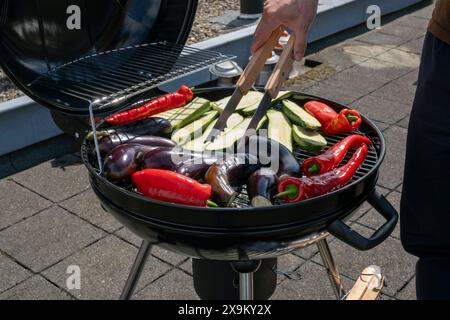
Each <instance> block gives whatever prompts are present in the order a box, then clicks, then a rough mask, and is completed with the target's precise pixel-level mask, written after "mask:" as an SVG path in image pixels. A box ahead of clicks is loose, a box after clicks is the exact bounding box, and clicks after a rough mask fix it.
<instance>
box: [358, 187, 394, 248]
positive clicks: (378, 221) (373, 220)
mask: <svg viewBox="0 0 450 320" xmlns="http://www.w3.org/2000/svg"><path fill="white" fill-rule="evenodd" d="M401 196H402V194H401V193H400V192H397V191H394V192H391V193H390V194H389V195H388V196H387V197H386V199H387V200H388V201H389V202H390V203H391V204H392V206H393V207H394V208H395V209H396V210H397V212H400V199H401ZM385 222H386V220H385V219H384V218H383V217H382V216H381V215H380V214H378V213H377V212H376V210H375V209H371V210H369V211H368V212H367V213H366V214H364V215H363V216H362V217H361V218H360V219H359V220H358V223H360V224H362V225H364V226H366V227H368V228H371V229H373V230H377V229H378V228H379V227H380V226H381V225H382V224H384V223H385ZM391 236H393V237H394V238H397V239H400V220H399V223H397V226H396V227H395V229H394V231H393V232H392V235H391Z"/></svg>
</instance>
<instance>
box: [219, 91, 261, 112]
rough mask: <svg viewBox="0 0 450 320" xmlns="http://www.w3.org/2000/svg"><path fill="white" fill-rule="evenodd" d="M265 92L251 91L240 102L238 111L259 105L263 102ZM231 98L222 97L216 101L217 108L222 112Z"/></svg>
mask: <svg viewBox="0 0 450 320" xmlns="http://www.w3.org/2000/svg"><path fill="white" fill-rule="evenodd" d="M263 95H264V94H263V93H261V92H259V91H250V92H249V93H247V94H246V95H245V96H243V97H242V99H241V101H240V102H239V104H238V106H237V107H236V109H235V110H236V111H241V110H244V109H245V108H247V107H252V106H255V105H256V106H255V108H256V107H257V106H258V104H259V103H260V102H261V99H262V97H263ZM230 99H231V96H230V97H226V98H223V99H220V100H219V101H216V102H215V104H216V106H215V108H217V109H218V110H219V111H220V112H222V111H223V110H224V109H225V106H226V105H227V103H228V101H229V100H230Z"/></svg>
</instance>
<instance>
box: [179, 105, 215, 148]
mask: <svg viewBox="0 0 450 320" xmlns="http://www.w3.org/2000/svg"><path fill="white" fill-rule="evenodd" d="M218 114H219V112H217V111H209V112H206V113H205V114H204V115H203V117H201V118H200V119H198V120H195V121H194V122H191V123H190V124H188V125H187V126H185V127H183V128H181V129H178V130H175V131H174V132H173V134H172V141H174V142H176V143H177V144H184V143H186V142H188V141H190V140H191V139H196V138H198V137H200V136H201V135H202V133H203V129H205V128H206V127H207V126H208V125H209V124H210V123H211V121H213V120H214V119H215V118H216V117H217V115H218Z"/></svg>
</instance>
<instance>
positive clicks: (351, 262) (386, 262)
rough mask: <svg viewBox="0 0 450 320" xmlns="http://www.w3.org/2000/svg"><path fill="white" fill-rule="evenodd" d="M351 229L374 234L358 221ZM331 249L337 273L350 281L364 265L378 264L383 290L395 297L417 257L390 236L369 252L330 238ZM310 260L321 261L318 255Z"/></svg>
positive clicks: (365, 234)
mask: <svg viewBox="0 0 450 320" xmlns="http://www.w3.org/2000/svg"><path fill="white" fill-rule="evenodd" d="M352 228H353V229H354V230H355V231H357V232H360V233H361V234H362V235H363V236H366V237H367V236H370V235H371V234H372V233H373V230H371V229H368V228H366V227H363V226H361V225H357V224H354V225H352ZM330 250H331V252H332V253H333V256H334V258H335V261H336V264H337V266H338V268H339V270H340V272H341V273H343V274H344V275H346V276H348V277H349V278H351V279H353V280H356V279H357V277H358V276H359V274H360V273H361V271H362V270H364V268H366V267H368V266H370V265H378V266H379V267H380V268H381V272H382V273H383V275H384V276H385V277H386V285H387V286H386V287H385V288H384V289H383V292H385V293H386V294H388V295H389V296H395V294H396V293H397V292H398V291H399V290H400V289H402V288H403V287H404V286H405V284H406V283H407V282H408V281H409V280H410V279H411V277H412V276H413V275H414V272H415V263H416V260H417V258H416V257H414V256H412V255H409V254H408V253H406V252H405V251H404V250H403V247H402V245H401V243H400V240H398V239H394V238H391V237H389V238H388V239H387V240H386V241H384V242H383V243H382V244H381V245H379V246H378V247H376V248H374V249H371V250H369V251H364V252H363V251H358V250H356V249H353V248H352V247H350V246H348V245H347V244H345V243H343V242H342V241H333V242H332V243H331V244H330ZM313 260H314V261H315V262H317V263H322V262H321V260H320V257H318V256H314V258H313Z"/></svg>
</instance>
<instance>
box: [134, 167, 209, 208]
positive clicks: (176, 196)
mask: <svg viewBox="0 0 450 320" xmlns="http://www.w3.org/2000/svg"><path fill="white" fill-rule="evenodd" d="M132 180H133V183H134V184H135V185H136V187H137V189H138V190H139V191H140V192H142V194H143V195H144V196H146V197H149V198H152V199H156V200H161V201H165V202H173V203H179V204H186V205H191V206H198V207H205V206H206V205H207V204H210V202H209V201H208V199H209V198H210V197H211V186H210V185H209V184H201V183H199V182H197V181H195V180H194V179H191V178H188V177H186V176H183V175H181V174H179V173H176V172H173V171H168V170H159V169H145V170H142V171H138V172H135V173H133V175H132Z"/></svg>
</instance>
